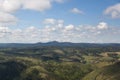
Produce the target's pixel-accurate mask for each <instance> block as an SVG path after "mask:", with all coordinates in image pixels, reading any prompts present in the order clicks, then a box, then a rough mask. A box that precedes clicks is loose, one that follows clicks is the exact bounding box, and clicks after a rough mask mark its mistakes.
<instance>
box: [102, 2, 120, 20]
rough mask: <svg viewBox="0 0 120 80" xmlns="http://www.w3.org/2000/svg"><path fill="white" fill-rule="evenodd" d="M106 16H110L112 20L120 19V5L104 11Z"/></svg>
mask: <svg viewBox="0 0 120 80" xmlns="http://www.w3.org/2000/svg"><path fill="white" fill-rule="evenodd" d="M104 14H105V15H109V16H111V17H112V18H120V3H118V4H116V5H113V6H110V7H108V8H107V9H106V10H105V11H104Z"/></svg>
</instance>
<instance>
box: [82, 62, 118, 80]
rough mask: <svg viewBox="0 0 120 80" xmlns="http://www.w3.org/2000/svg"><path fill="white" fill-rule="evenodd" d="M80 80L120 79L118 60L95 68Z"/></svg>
mask: <svg viewBox="0 0 120 80" xmlns="http://www.w3.org/2000/svg"><path fill="white" fill-rule="evenodd" d="M82 80H120V62H117V63H115V64H113V65H110V66H106V67H103V68H101V69H97V70H95V71H93V72H91V73H89V74H88V75H87V76H85V77H84V78H83V79H82Z"/></svg>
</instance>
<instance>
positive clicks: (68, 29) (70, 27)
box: [65, 24, 74, 31]
mask: <svg viewBox="0 0 120 80" xmlns="http://www.w3.org/2000/svg"><path fill="white" fill-rule="evenodd" d="M73 29H74V25H72V24H70V25H68V26H65V31H70V30H73Z"/></svg>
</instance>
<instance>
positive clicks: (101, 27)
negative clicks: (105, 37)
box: [97, 22, 108, 29]
mask: <svg viewBox="0 0 120 80" xmlns="http://www.w3.org/2000/svg"><path fill="white" fill-rule="evenodd" d="M97 28H98V29H107V28H108V25H107V23H105V22H100V23H99V24H98V26H97Z"/></svg>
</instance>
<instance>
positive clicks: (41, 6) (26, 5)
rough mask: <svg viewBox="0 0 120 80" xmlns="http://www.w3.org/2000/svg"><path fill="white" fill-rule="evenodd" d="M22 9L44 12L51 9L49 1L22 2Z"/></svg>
mask: <svg viewBox="0 0 120 80" xmlns="http://www.w3.org/2000/svg"><path fill="white" fill-rule="evenodd" d="M22 2H23V3H22V5H23V9H30V10H36V11H44V10H46V9H50V8H51V0H23V1H22Z"/></svg>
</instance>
